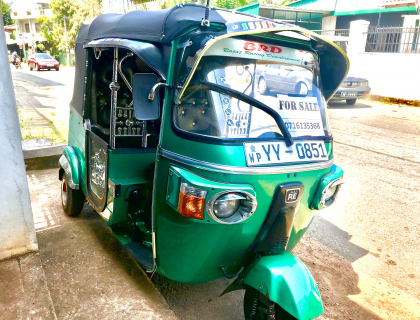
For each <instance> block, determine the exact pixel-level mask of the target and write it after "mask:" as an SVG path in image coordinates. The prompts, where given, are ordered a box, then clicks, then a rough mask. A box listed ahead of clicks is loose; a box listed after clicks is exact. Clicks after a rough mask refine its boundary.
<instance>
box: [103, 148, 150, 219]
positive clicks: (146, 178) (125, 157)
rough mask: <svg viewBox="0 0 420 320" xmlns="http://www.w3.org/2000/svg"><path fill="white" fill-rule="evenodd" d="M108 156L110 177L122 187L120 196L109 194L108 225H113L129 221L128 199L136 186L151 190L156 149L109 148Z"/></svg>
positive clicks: (115, 183)
mask: <svg viewBox="0 0 420 320" xmlns="http://www.w3.org/2000/svg"><path fill="white" fill-rule="evenodd" d="M108 157H109V158H108V161H109V164H108V167H109V173H108V179H109V180H111V181H112V183H113V184H114V185H119V188H120V194H119V195H118V197H115V198H114V196H115V195H111V194H108V207H107V210H108V211H109V215H110V217H109V220H108V225H109V226H111V225H113V224H115V223H122V222H126V221H127V214H128V201H127V199H128V197H129V195H130V192H131V191H132V190H133V189H134V188H140V190H145V191H147V190H150V192H151V190H152V186H153V172H154V168H155V161H156V149H153V148H146V149H116V150H111V149H108ZM146 189H147V190H146ZM110 201H111V202H110ZM150 207H151V203H150Z"/></svg>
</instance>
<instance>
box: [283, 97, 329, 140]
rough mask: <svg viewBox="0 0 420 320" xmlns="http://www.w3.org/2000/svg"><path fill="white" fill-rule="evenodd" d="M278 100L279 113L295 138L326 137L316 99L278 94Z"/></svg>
mask: <svg viewBox="0 0 420 320" xmlns="http://www.w3.org/2000/svg"><path fill="white" fill-rule="evenodd" d="M277 98H278V99H279V105H278V111H277V112H278V113H279V114H280V116H281V117H282V119H283V121H284V124H285V125H286V127H287V129H289V132H290V134H291V135H292V136H293V137H299V136H324V135H325V133H324V125H323V123H322V117H321V111H320V108H319V105H318V99H317V98H316V97H289V96H287V95H282V94H278V95H277Z"/></svg>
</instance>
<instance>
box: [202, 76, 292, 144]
mask: <svg viewBox="0 0 420 320" xmlns="http://www.w3.org/2000/svg"><path fill="white" fill-rule="evenodd" d="M201 84H202V85H203V86H205V87H206V88H207V89H209V90H213V91H217V92H220V93H224V94H226V95H228V96H231V97H233V98H235V99H238V100H242V101H243V102H245V103H248V104H250V105H252V106H254V107H256V108H258V109H260V110H262V111H264V112H266V113H268V114H269V115H270V116H272V117H273V118H274V120H275V121H276V123H277V126H278V127H279V129H280V131H281V133H282V134H283V137H284V140H285V142H286V145H287V146H288V147H290V146H292V145H293V144H294V141H293V138H292V135H291V134H290V132H289V130H288V129H287V127H286V125H285V124H284V121H283V119H282V118H281V116H280V114H278V113H277V112H276V111H274V110H273V109H272V108H270V107H269V106H267V105H266V104H264V103H262V102H260V101H258V100H256V99H254V98H252V97H249V96H247V95H246V94H243V93H242V92H240V91H236V90H233V89H230V88H226V87H223V86H221V85H218V84H214V83H211V82H207V81H203V80H201Z"/></svg>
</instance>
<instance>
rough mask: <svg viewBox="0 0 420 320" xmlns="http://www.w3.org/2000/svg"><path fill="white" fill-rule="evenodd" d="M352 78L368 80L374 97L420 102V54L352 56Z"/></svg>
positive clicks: (360, 54)
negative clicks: (419, 87)
mask: <svg viewBox="0 0 420 320" xmlns="http://www.w3.org/2000/svg"><path fill="white" fill-rule="evenodd" d="M349 58H350V72H349V75H350V76H355V77H362V78H366V79H368V80H369V85H370V87H371V88H372V91H371V94H376V95H381V96H384V97H392V98H400V99H407V100H420V90H419V89H418V86H419V83H420V72H409V71H410V70H420V54H408V53H406V54H404V53H357V54H351V55H349Z"/></svg>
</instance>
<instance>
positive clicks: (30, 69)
mask: <svg viewBox="0 0 420 320" xmlns="http://www.w3.org/2000/svg"><path fill="white" fill-rule="evenodd" d="M32 70H34V68H32V67H31V64H30V63H29V71H32Z"/></svg>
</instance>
